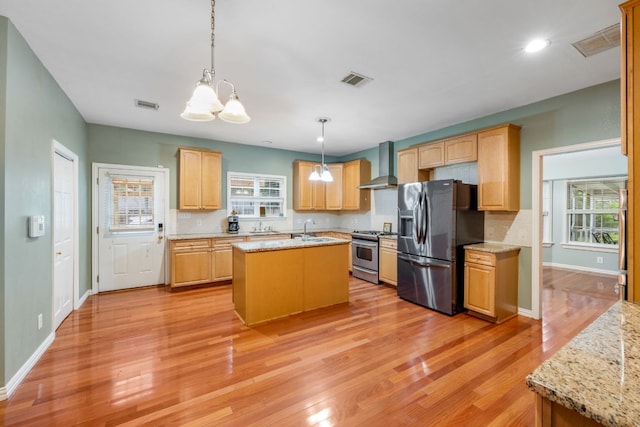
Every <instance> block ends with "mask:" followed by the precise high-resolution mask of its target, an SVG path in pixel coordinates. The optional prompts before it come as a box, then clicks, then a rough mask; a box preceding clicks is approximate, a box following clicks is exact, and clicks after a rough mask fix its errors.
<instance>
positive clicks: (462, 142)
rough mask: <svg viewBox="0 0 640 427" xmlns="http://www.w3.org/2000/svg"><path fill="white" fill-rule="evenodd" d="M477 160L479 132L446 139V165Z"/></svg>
mask: <svg viewBox="0 0 640 427" xmlns="http://www.w3.org/2000/svg"><path fill="white" fill-rule="evenodd" d="M476 160H478V134H476V133H470V134H468V135H462V136H458V137H456V138H450V139H447V140H446V141H444V163H445V164H446V165H452V164H455V163H463V162H475V161H476Z"/></svg>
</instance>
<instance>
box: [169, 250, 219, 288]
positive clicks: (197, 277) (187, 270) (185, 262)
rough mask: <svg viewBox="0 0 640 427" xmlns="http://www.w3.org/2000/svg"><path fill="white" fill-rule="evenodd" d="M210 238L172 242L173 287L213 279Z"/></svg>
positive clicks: (197, 283)
mask: <svg viewBox="0 0 640 427" xmlns="http://www.w3.org/2000/svg"><path fill="white" fill-rule="evenodd" d="M209 247H210V240H209V239H194V240H178V241H173V242H171V287H172V288H173V287H179V286H191V285H199V284H201V283H209V282H210V281H211V251H210V248H209Z"/></svg>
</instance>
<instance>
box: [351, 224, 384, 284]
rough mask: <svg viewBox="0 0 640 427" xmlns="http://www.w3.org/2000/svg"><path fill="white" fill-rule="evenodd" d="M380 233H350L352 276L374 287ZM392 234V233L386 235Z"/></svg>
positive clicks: (376, 282)
mask: <svg viewBox="0 0 640 427" xmlns="http://www.w3.org/2000/svg"><path fill="white" fill-rule="evenodd" d="M383 234H385V233H383V232H382V231H375V230H355V231H354V232H353V233H351V262H352V264H353V265H352V274H353V276H354V277H357V278H359V279H362V280H366V281H368V282H371V283H375V284H376V285H377V284H378V283H380V280H379V278H378V241H379V238H380V236H381V235H383ZM387 234H393V233H387Z"/></svg>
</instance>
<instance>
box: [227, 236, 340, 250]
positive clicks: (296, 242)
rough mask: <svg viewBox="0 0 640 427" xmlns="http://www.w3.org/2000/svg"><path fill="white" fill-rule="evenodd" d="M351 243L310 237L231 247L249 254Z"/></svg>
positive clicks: (332, 238) (247, 243)
mask: <svg viewBox="0 0 640 427" xmlns="http://www.w3.org/2000/svg"><path fill="white" fill-rule="evenodd" d="M349 243H351V242H350V241H349V240H346V239H337V238H335V237H310V238H308V240H302V239H301V238H300V237H296V238H295V239H286V240H266V241H258V242H244V243H234V244H233V246H234V247H235V248H238V249H239V250H241V251H243V252H246V253H249V252H265V251H279V250H284V249H300V248H307V247H313V246H332V245H343V244H349Z"/></svg>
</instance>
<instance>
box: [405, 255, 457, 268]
mask: <svg viewBox="0 0 640 427" xmlns="http://www.w3.org/2000/svg"><path fill="white" fill-rule="evenodd" d="M398 259H400V260H402V261H407V262H408V263H410V264H413V265H418V266H420V267H441V268H451V263H448V262H445V261H437V260H433V259H432V260H429V261H424V258H418V257H415V256H411V255H407V254H398Z"/></svg>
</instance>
